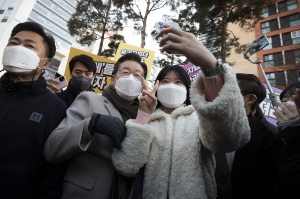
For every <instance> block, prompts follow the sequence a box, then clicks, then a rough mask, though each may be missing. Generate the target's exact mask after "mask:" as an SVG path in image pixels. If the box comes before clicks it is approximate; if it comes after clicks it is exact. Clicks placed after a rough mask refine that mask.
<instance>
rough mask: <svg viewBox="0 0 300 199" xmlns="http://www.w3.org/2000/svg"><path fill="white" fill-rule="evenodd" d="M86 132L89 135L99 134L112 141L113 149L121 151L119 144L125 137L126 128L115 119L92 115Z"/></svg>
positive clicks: (96, 114)
mask: <svg viewBox="0 0 300 199" xmlns="http://www.w3.org/2000/svg"><path fill="white" fill-rule="evenodd" d="M88 130H89V131H90V134H91V135H94V134H95V133H100V134H102V135H106V136H108V137H110V138H111V139H112V140H113V146H114V148H117V149H121V142H122V141H123V139H124V138H125V136H126V132H127V128H126V126H125V125H124V123H123V122H122V121H121V120H120V119H119V118H117V117H113V116H108V115H101V114H98V113H93V116H92V118H91V120H90V123H89V126H88Z"/></svg>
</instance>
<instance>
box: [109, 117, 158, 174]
mask: <svg viewBox="0 0 300 199" xmlns="http://www.w3.org/2000/svg"><path fill="white" fill-rule="evenodd" d="M126 127H127V135H126V137H125V139H124V140H123V142H122V145H121V146H122V147H121V150H117V149H114V151H113V155H112V161H113V164H114V166H115V168H116V170H117V171H119V172H120V173H122V174H123V175H125V176H129V177H131V176H135V174H137V173H138V171H139V169H140V168H142V167H143V166H144V164H146V162H147V159H148V154H149V148H150V144H151V142H152V139H153V134H152V130H151V127H150V126H149V125H147V124H146V125H141V124H137V123H135V121H134V120H128V121H127V122H126Z"/></svg>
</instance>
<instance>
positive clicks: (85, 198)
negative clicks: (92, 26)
mask: <svg viewBox="0 0 300 199" xmlns="http://www.w3.org/2000/svg"><path fill="white" fill-rule="evenodd" d="M162 35H166V36H164V37H162V38H161V40H160V43H159V45H160V47H161V50H162V51H167V50H175V51H178V52H181V53H182V54H183V55H184V56H186V58H187V59H188V60H189V61H191V62H192V63H193V64H195V65H198V66H201V72H200V75H199V76H198V77H197V79H196V80H195V81H193V82H191V80H190V78H189V75H188V74H187V73H186V71H185V70H184V69H183V68H182V67H181V66H179V65H173V66H165V67H164V68H163V69H162V70H161V71H160V72H159V74H158V76H157V78H156V81H155V86H154V88H153V89H152V90H151V91H150V90H149V89H148V87H147V83H146V76H147V66H146V64H145V63H143V62H142V59H141V57H140V56H139V55H137V54H134V53H127V54H125V55H123V56H122V57H121V58H119V59H118V61H117V62H116V64H115V66H114V70H113V72H112V81H111V85H109V86H108V87H107V88H106V89H104V90H103V92H102V94H101V95H99V94H97V93H94V92H92V91H91V82H92V79H93V76H94V75H95V72H96V65H95V62H94V60H93V59H92V58H91V57H89V56H87V55H77V56H75V57H73V58H72V59H71V61H70V62H69V71H70V76H71V80H70V82H69V84H68V86H67V88H66V89H65V90H61V89H60V88H58V87H57V86H56V85H57V84H58V83H59V82H58V81H57V80H55V79H50V80H45V78H44V77H43V73H44V71H45V70H46V69H47V68H48V67H49V66H50V62H51V58H52V57H53V56H54V55H55V41H54V38H53V37H52V36H51V35H50V34H48V33H46V32H45V31H44V29H43V28H42V27H41V26H40V25H39V24H37V23H35V22H24V23H19V24H17V25H16V26H15V27H14V28H13V30H12V32H11V36H10V39H9V41H8V44H7V46H6V48H5V50H4V53H3V61H2V62H3V63H2V64H3V69H4V70H5V71H6V73H5V74H4V75H3V76H2V77H1V79H0V136H1V137H0V146H1V150H0V161H1V164H0V193H1V198H2V197H3V198H8V199H33V198H45V199H46V198H47V199H54V198H63V199H140V198H144V199H183V198H193V199H216V198H217V199H268V198H270V199H276V198H278V199H281V198H283V199H286V198H297V196H298V197H300V190H299V187H300V174H299V171H300V136H299V135H298V134H299V133H300V131H299V130H300V83H299V82H298V83H295V84H292V85H290V86H289V87H287V88H286V89H285V90H284V91H283V92H282V93H281V95H280V100H281V103H279V106H278V107H275V108H274V109H275V112H274V115H275V116H276V118H277V119H278V126H276V127H275V126H273V125H272V124H270V123H268V122H267V121H266V120H265V118H264V116H263V114H262V111H261V110H260V108H259V104H260V103H261V102H262V101H263V99H264V98H265V97H266V89H265V88H264V86H263V85H262V84H261V82H260V81H259V79H258V78H257V77H256V76H255V75H252V74H243V73H237V74H236V73H235V72H234V71H233V69H232V68H231V67H230V66H229V65H228V64H225V63H224V64H223V63H220V62H219V61H218V60H217V59H216V58H215V57H214V56H213V54H212V53H211V52H210V51H209V50H208V49H207V48H206V47H205V46H204V45H203V44H202V43H201V42H200V41H198V40H197V38H196V37H195V36H194V35H193V34H191V33H187V32H184V31H182V30H179V29H176V28H173V27H170V26H168V25H165V26H164V29H163V30H162V31H161V32H159V33H158V35H157V37H161V36H162ZM167 41H172V42H167Z"/></svg>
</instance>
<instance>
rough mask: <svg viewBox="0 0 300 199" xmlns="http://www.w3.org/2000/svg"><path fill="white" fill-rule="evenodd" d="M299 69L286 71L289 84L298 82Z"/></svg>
mask: <svg viewBox="0 0 300 199" xmlns="http://www.w3.org/2000/svg"><path fill="white" fill-rule="evenodd" d="M298 71H299V69H298V70H288V71H286V72H287V78H288V83H287V85H291V84H293V83H296V82H298V78H299V76H298Z"/></svg>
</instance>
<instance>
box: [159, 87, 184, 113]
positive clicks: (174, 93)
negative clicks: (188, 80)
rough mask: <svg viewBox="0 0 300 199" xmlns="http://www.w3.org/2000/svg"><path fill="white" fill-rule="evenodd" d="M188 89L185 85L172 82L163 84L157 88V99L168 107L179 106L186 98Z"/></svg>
mask: <svg viewBox="0 0 300 199" xmlns="http://www.w3.org/2000/svg"><path fill="white" fill-rule="evenodd" d="M186 93H187V90H186V88H185V87H183V86H178V85H176V84H173V83H170V84H165V85H161V86H159V87H158V89H157V99H158V100H159V102H160V103H161V104H162V105H163V106H165V107H167V108H177V107H179V106H180V105H182V104H183V103H184V101H185V100H186Z"/></svg>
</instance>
